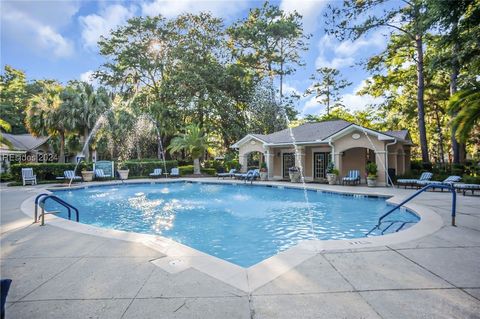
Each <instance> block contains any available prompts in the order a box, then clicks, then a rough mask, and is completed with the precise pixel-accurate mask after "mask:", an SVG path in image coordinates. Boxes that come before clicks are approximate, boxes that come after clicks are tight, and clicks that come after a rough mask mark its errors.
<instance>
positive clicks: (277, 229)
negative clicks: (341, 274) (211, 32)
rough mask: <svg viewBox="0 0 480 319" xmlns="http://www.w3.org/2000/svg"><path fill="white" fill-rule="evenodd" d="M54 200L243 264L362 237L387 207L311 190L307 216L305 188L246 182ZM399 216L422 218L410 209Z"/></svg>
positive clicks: (108, 223) (81, 192) (101, 220)
mask: <svg viewBox="0 0 480 319" xmlns="http://www.w3.org/2000/svg"><path fill="white" fill-rule="evenodd" d="M56 195H58V196H59V197H61V198H64V199H65V200H67V201H68V202H70V203H71V204H73V205H75V206H76V207H78V208H79V210H80V220H81V222H82V223H87V224H92V225H96V226H100V227H107V228H113V229H119V230H125V231H133V232H139V233H148V234H161V235H163V236H166V237H170V238H172V239H174V240H176V241H178V242H181V243H183V244H186V245H189V246H191V247H193V248H196V249H198V250H201V251H204V252H206V253H209V254H211V255H215V256H218V257H220V258H223V259H225V260H228V261H231V262H233V263H235V264H238V265H240V266H245V267H248V266H251V265H253V264H255V263H258V262H260V261H262V260H263V259H266V258H268V257H270V256H272V255H275V254H276V253H278V252H279V251H283V250H285V249H287V248H289V247H291V246H293V245H295V244H296V243H298V242H299V241H301V240H308V239H312V238H318V239H350V238H359V237H363V236H364V235H365V233H366V232H368V231H369V230H370V229H371V228H372V227H373V226H374V225H375V224H376V222H377V220H378V217H379V216H381V215H382V214H383V213H384V212H385V211H386V210H387V205H386V203H385V200H383V199H372V198H364V197H353V196H341V195H335V194H323V193H317V192H312V193H311V194H310V195H309V196H310V197H309V199H310V209H311V211H312V214H309V212H308V209H309V207H308V205H307V203H306V202H305V199H304V196H303V192H302V191H300V190H291V189H277V188H267V187H257V186H248V185H236V186H234V185H209V184H196V183H172V184H168V186H166V185H162V184H137V185H128V186H126V185H125V187H123V186H115V187H109V186H104V187H95V188H89V189H78V190H73V191H61V192H57V193H56ZM48 205H50V206H52V208H53V207H54V206H55V203H52V202H50V203H49V204H48ZM47 208H49V207H47ZM55 209H61V208H59V207H57V208H55ZM395 215H396V216H391V218H392V219H402V220H405V221H418V218H417V217H416V216H415V215H413V214H410V213H408V212H407V211H403V212H400V211H397V212H395ZM64 217H65V216H64ZM411 225H412V224H408V225H407V226H406V227H405V228H408V227H409V226H411ZM312 226H313V234H312ZM392 230H393V228H392Z"/></svg>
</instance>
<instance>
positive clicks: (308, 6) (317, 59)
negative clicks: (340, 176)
mask: <svg viewBox="0 0 480 319" xmlns="http://www.w3.org/2000/svg"><path fill="white" fill-rule="evenodd" d="M329 1H330V2H332V1H338V0H278V1H271V3H272V4H276V5H279V6H280V7H281V8H282V9H283V10H285V11H293V10H296V11H297V12H298V13H300V14H301V15H302V16H303V26H304V30H305V32H307V33H309V34H311V35H312V37H311V38H310V39H309V50H308V51H307V52H305V53H304V54H303V57H302V58H303V61H304V62H305V66H301V67H298V68H297V72H296V73H295V74H293V75H289V76H287V77H286V79H285V84H284V88H285V90H286V91H289V90H290V91H295V92H296V93H300V94H301V95H303V92H304V91H305V89H307V88H308V87H309V85H311V80H309V77H310V75H311V74H313V73H314V72H315V70H316V69H317V68H319V67H325V66H326V67H333V68H337V69H339V70H340V71H341V73H342V75H343V76H344V77H345V78H346V79H347V80H348V81H350V82H352V83H353V84H352V85H351V86H350V87H348V88H346V89H345V90H343V91H342V95H343V104H344V105H345V106H347V108H349V109H350V110H352V111H355V110H362V109H364V108H365V107H366V106H367V105H369V104H372V103H373V104H374V103H378V102H380V100H378V99H374V98H373V97H371V96H358V95H356V94H355V93H356V92H357V91H358V90H359V89H360V88H361V87H362V84H363V82H364V81H365V80H366V79H367V78H368V77H369V76H371V75H370V74H368V73H367V72H366V71H365V70H364V69H363V67H362V66H361V65H360V63H359V62H361V61H365V59H366V58H368V57H369V56H372V55H374V54H378V53H379V52H381V51H382V50H383V49H384V48H385V45H386V42H387V41H386V38H385V35H383V34H382V32H381V31H372V32H371V33H369V34H367V35H366V36H365V37H363V38H360V39H358V40H356V41H353V42H352V41H349V40H347V41H343V42H339V41H338V40H336V39H335V38H334V37H332V36H329V35H326V34H325V32H324V27H325V25H324V22H323V13H324V12H325V9H326V7H327V5H328V3H329ZM262 4H263V1H252V0H209V1H203V0H137V1H116V0H50V1H44V0H15V1H12V0H2V1H1V2H0V5H1V7H0V16H1V26H0V27H1V57H0V59H1V66H2V70H3V68H4V66H5V65H10V66H12V67H14V68H17V69H21V70H23V71H25V72H26V74H27V77H28V79H30V80H32V79H56V80H58V81H60V82H62V83H64V84H65V83H66V82H67V81H69V80H73V79H80V80H86V81H90V80H91V79H90V77H89V75H90V74H91V73H92V72H93V71H94V70H96V69H97V68H98V67H99V66H100V65H101V64H102V63H103V62H104V58H103V57H102V56H100V55H99V53H98V48H97V41H98V39H99V37H100V36H101V35H107V34H108V32H109V30H111V29H114V28H116V27H117V26H121V25H123V24H125V23H126V21H127V20H128V19H129V18H132V17H135V16H147V15H149V16H155V15H158V14H162V15H164V16H166V17H167V18H173V17H175V16H177V15H179V14H182V13H185V12H190V13H198V12H200V11H210V12H211V13H213V14H214V15H216V16H218V17H221V18H223V19H224V21H225V25H230V24H231V23H233V22H235V21H237V20H239V19H243V18H245V17H246V16H247V15H248V12H249V9H251V8H255V7H260V6H262ZM297 109H298V111H299V113H300V116H305V115H307V114H313V115H319V114H323V113H324V112H325V108H324V107H323V106H321V105H320V104H319V103H317V102H316V101H315V98H314V97H302V99H301V100H300V101H299V103H298V106H297Z"/></svg>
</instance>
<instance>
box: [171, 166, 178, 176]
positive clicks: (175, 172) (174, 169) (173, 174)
mask: <svg viewBox="0 0 480 319" xmlns="http://www.w3.org/2000/svg"><path fill="white" fill-rule="evenodd" d="M170 176H173V177H179V176H180V170H179V169H178V167H174V168H172V169H171V170H170Z"/></svg>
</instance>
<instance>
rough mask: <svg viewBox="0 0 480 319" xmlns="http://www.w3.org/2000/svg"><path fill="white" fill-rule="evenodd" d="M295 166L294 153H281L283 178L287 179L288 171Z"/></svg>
mask: <svg viewBox="0 0 480 319" xmlns="http://www.w3.org/2000/svg"><path fill="white" fill-rule="evenodd" d="M293 166H295V153H283V177H284V178H289V176H288V169H289V168H290V167H293Z"/></svg>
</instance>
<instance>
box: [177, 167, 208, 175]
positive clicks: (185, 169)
mask: <svg viewBox="0 0 480 319" xmlns="http://www.w3.org/2000/svg"><path fill="white" fill-rule="evenodd" d="M178 170H179V171H180V175H181V176H185V175H193V165H185V166H179V167H178ZM200 172H201V173H202V174H206V175H215V174H216V173H217V170H216V169H215V168H201V169H200Z"/></svg>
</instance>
